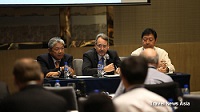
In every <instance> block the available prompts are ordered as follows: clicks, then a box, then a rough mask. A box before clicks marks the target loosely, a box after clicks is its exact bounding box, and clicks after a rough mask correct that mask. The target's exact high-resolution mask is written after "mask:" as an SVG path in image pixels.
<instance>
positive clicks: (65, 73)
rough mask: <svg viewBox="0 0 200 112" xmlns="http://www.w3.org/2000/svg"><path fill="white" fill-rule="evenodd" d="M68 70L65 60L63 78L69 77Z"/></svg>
mask: <svg viewBox="0 0 200 112" xmlns="http://www.w3.org/2000/svg"><path fill="white" fill-rule="evenodd" d="M69 75H70V72H69V69H68V63H67V62H65V66H64V78H69Z"/></svg>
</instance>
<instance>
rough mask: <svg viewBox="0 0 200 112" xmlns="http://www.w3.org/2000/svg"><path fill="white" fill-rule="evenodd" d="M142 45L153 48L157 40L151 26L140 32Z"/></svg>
mask: <svg viewBox="0 0 200 112" xmlns="http://www.w3.org/2000/svg"><path fill="white" fill-rule="evenodd" d="M141 38H142V45H143V47H144V48H154V46H155V44H156V41H157V33H156V31H155V30H154V29H152V28H146V29H145V30H144V31H143V32H142V36H141Z"/></svg>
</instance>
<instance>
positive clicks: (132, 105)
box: [113, 56, 172, 112]
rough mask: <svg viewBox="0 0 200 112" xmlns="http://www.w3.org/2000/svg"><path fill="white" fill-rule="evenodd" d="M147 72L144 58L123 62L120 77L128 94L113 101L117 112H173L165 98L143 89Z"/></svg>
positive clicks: (137, 57)
mask: <svg viewBox="0 0 200 112" xmlns="http://www.w3.org/2000/svg"><path fill="white" fill-rule="evenodd" d="M147 71H148V64H147V61H146V59H145V58H144V57H141V56H131V57H128V58H127V59H125V60H123V61H122V63H121V66H120V77H121V80H122V82H123V85H124V86H125V91H126V92H125V93H124V94H122V95H120V96H119V97H117V98H115V99H114V100H113V102H114V104H115V107H116V111H117V112H172V108H171V107H169V106H168V105H167V101H166V100H165V99H164V98H163V97H161V96H159V95H157V94H155V93H153V92H151V91H149V90H147V89H145V88H144V87H143V84H144V81H145V79H146V76H147Z"/></svg>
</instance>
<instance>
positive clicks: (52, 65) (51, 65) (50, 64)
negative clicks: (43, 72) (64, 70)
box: [48, 54, 55, 69]
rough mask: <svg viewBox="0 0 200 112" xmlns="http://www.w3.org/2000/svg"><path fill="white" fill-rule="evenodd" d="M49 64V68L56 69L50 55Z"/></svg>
mask: <svg viewBox="0 0 200 112" xmlns="http://www.w3.org/2000/svg"><path fill="white" fill-rule="evenodd" d="M48 62H49V68H51V69H53V68H55V64H54V62H53V59H52V57H51V55H50V54H48Z"/></svg>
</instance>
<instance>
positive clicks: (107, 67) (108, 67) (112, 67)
mask: <svg viewBox="0 0 200 112" xmlns="http://www.w3.org/2000/svg"><path fill="white" fill-rule="evenodd" d="M103 70H104V71H105V72H112V71H115V67H114V64H113V63H111V64H109V65H107V66H105V67H104V69H103Z"/></svg>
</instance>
